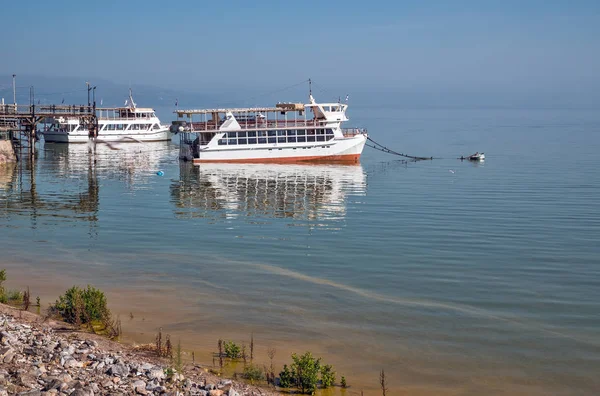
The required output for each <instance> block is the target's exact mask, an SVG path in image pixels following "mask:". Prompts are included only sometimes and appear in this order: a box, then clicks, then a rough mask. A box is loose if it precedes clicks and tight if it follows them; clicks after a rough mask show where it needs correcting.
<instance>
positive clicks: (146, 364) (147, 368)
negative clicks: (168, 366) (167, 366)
mask: <svg viewBox="0 0 600 396" xmlns="http://www.w3.org/2000/svg"><path fill="white" fill-rule="evenodd" d="M153 368H154V365H153V364H150V363H144V364H142V366H141V367H140V369H141V370H144V371H148V370H152V369H153Z"/></svg>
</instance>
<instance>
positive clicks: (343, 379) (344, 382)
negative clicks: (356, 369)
mask: <svg viewBox="0 0 600 396" xmlns="http://www.w3.org/2000/svg"><path fill="white" fill-rule="evenodd" d="M340 382H341V385H342V388H347V387H348V384H347V383H346V377H344V376H343V375H342V379H341V381H340Z"/></svg>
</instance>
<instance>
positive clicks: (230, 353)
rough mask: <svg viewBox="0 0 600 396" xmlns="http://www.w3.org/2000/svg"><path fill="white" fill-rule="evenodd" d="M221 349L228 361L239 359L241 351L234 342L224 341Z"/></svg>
mask: <svg viewBox="0 0 600 396" xmlns="http://www.w3.org/2000/svg"><path fill="white" fill-rule="evenodd" d="M223 348H224V349H225V356H226V357H228V358H229V359H237V358H239V357H240V354H241V349H240V346H239V345H237V344H236V343H235V342H233V341H225V342H224V343H223Z"/></svg>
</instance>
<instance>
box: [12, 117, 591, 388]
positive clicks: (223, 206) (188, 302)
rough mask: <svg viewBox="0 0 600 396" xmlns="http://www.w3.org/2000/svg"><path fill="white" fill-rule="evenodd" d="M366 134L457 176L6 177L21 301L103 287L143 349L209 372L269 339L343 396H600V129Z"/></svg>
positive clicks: (153, 158)
mask: <svg viewBox="0 0 600 396" xmlns="http://www.w3.org/2000/svg"><path fill="white" fill-rule="evenodd" d="M349 115H350V117H351V118H352V121H351V123H352V124H353V125H355V126H365V127H368V128H369V131H370V134H371V137H372V138H374V139H375V140H376V141H379V142H380V143H383V144H386V145H389V146H390V148H393V149H395V150H398V151H401V152H408V153H410V154H416V155H427V156H431V155H433V156H436V157H440V159H436V160H433V161H424V162H418V163H408V164H406V163H402V162H400V161H398V160H397V158H396V157H393V156H390V155H386V154H383V153H380V152H375V151H373V150H371V149H369V148H365V152H364V155H363V158H362V161H361V164H360V165H358V166H333V165H206V166H200V167H197V166H196V167H195V166H192V165H190V164H180V163H179V162H178V160H177V152H178V145H177V144H176V143H153V144H145V145H141V144H124V145H122V146H121V148H122V150H118V151H112V150H108V149H107V148H105V147H104V148H103V147H101V148H100V149H99V153H98V154H97V157H96V160H95V161H94V160H92V159H90V157H89V155H88V153H87V148H86V147H85V146H77V145H71V146H67V145H56V144H54V145H51V144H47V145H45V146H44V145H43V144H42V145H41V146H40V152H39V158H38V161H37V162H36V164H35V168H34V169H30V168H29V166H28V165H27V164H25V163H21V164H18V165H17V166H15V167H13V166H12V165H10V166H8V167H1V168H0V246H2V258H1V259H0V267H5V268H6V269H7V272H8V277H9V282H8V287H9V288H17V287H19V288H22V287H24V286H27V285H29V286H30V287H31V288H32V294H33V295H34V296H35V295H38V294H39V295H40V296H41V297H42V301H46V302H51V301H53V300H54V299H56V297H57V295H58V294H59V293H61V292H62V291H64V290H65V289H66V288H67V287H69V286H70V285H72V284H73V283H78V284H82V285H85V284H87V283H90V284H93V285H95V286H98V287H100V288H102V289H105V290H106V291H107V292H108V296H109V303H110V304H111V306H112V307H113V309H114V310H115V311H116V312H118V313H120V315H121V318H122V320H123V328H124V330H125V331H126V333H127V334H126V336H127V338H128V339H129V340H132V341H137V342H145V341H151V340H152V339H153V337H154V334H155V332H156V331H157V329H158V328H159V327H163V330H164V331H165V332H167V333H170V334H171V335H172V337H173V339H181V341H182V345H183V347H184V349H187V350H194V351H196V360H200V361H202V362H204V363H206V364H211V363H212V358H211V354H210V353H211V352H214V351H215V350H216V342H217V340H218V338H220V337H221V338H225V339H233V340H236V341H238V342H240V343H241V342H246V343H248V342H249V339H250V334H251V333H253V334H254V338H255V343H256V345H257V355H258V357H257V360H258V361H259V362H260V363H261V364H262V363H268V359H267V357H266V350H267V348H269V347H275V348H276V350H277V354H276V358H275V362H276V365H277V366H278V368H280V366H281V365H282V364H283V363H284V362H288V361H289V354H290V353H291V352H294V351H295V352H303V351H305V350H311V351H312V352H313V353H315V354H316V355H318V356H322V357H323V358H324V360H325V361H327V362H331V363H333V364H334V366H335V368H336V370H337V372H338V378H339V375H344V376H345V377H346V378H347V379H348V382H349V384H350V385H351V388H350V389H348V390H347V391H345V394H360V390H361V389H364V390H365V394H378V392H377V387H378V372H379V370H380V369H382V368H384V369H385V370H386V373H387V375H388V378H389V388H390V394H393V395H399V394H408V395H425V394H427V395H433V394H447V395H456V394H460V395H482V394H490V395H492V394H493V395H547V394H553V395H583V394H590V395H592V394H598V393H600V377H599V376H598V372H599V371H600V243H599V242H600V200H599V197H600V175H599V169H600V156H599V155H598V153H599V152H600V113H598V112H594V111H578V110H405V109H393V108H390V109H383V110H382V109H377V110H376V109H369V108H351V109H350V114H349ZM167 121H168V118H165V119H164V122H167ZM475 151H484V152H485V153H486V156H487V160H486V161H485V163H469V162H461V161H458V160H456V157H458V156H459V155H461V154H469V153H472V152H475ZM157 170H162V171H163V172H164V176H162V177H160V176H157V175H156V171H157ZM451 170H452V172H451ZM333 394H342V392H340V391H335V392H333Z"/></svg>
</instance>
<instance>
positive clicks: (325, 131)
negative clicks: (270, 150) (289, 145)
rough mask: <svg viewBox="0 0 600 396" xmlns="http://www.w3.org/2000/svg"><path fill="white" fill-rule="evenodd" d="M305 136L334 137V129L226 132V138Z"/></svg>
mask: <svg viewBox="0 0 600 396" xmlns="http://www.w3.org/2000/svg"><path fill="white" fill-rule="evenodd" d="M303 135H327V136H333V130H332V129H285V130H277V131H276V130H273V131H249V132H245V131H244V132H226V133H225V136H223V137H225V138H230V139H233V138H245V137H249V138H253V137H264V136H303Z"/></svg>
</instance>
